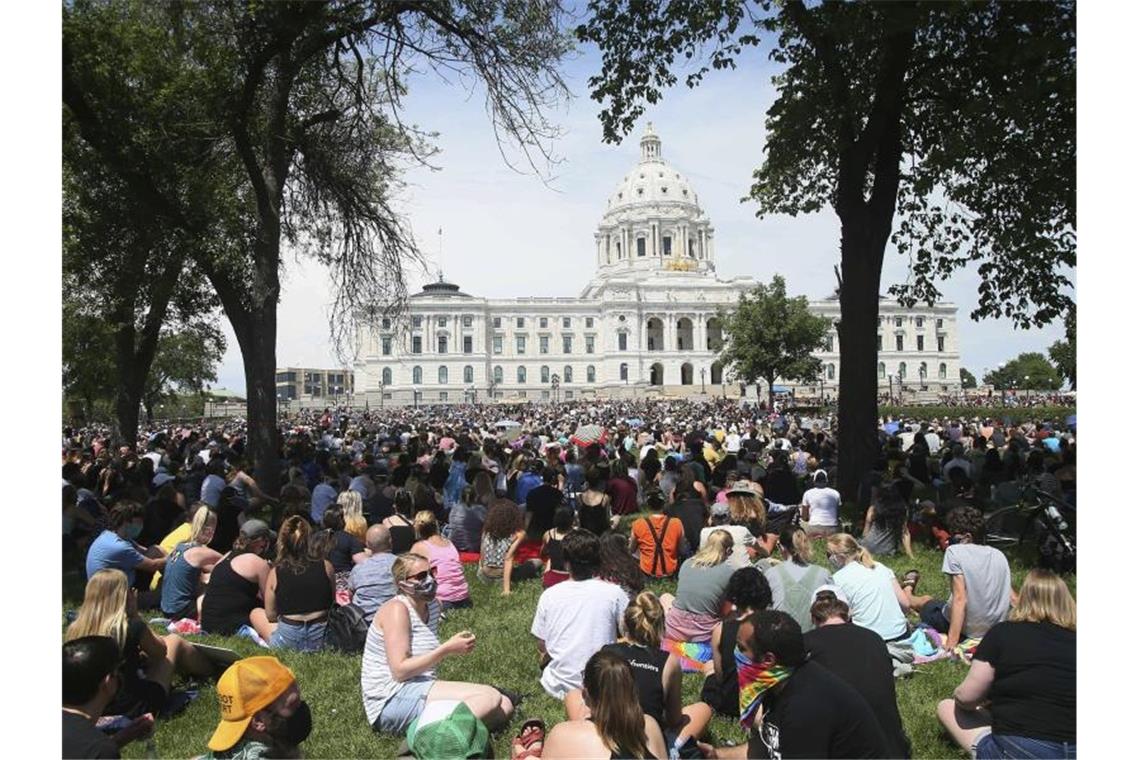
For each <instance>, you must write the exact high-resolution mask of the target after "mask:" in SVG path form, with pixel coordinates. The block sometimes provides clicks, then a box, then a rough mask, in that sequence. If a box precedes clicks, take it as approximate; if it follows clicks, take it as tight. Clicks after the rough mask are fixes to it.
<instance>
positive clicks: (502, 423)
mask: <svg viewBox="0 0 1140 760" xmlns="http://www.w3.org/2000/svg"><path fill="white" fill-rule="evenodd" d="M495 427H497V428H508V427H522V425H520V424H519V423H517V422H515V421H514V420H499V421H498V422H496V423H495Z"/></svg>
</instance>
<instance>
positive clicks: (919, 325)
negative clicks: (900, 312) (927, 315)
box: [914, 317, 924, 328]
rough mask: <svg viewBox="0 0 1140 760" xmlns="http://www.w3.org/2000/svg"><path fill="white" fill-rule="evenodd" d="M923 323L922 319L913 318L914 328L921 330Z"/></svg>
mask: <svg viewBox="0 0 1140 760" xmlns="http://www.w3.org/2000/svg"><path fill="white" fill-rule="evenodd" d="M923 322H924V320H923V318H922V317H915V318H914V326H915V327H918V328H921V327H922V325H923Z"/></svg>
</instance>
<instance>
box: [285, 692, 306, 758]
mask: <svg viewBox="0 0 1140 760" xmlns="http://www.w3.org/2000/svg"><path fill="white" fill-rule="evenodd" d="M312 731H313V714H312V713H311V712H310V711H309V704H308V702H305V701H302V702H301V704H299V705H297V709H296V710H294V711H293V714H292V715H290V716H289V717H288V718H286V719H285V721H284V724H283V726H282V730H281V738H282V739H283V740H284V741H285V742H286V743H287V744H290V745H292V746H294V747H296V746H298V745H299V744H300V743H301V742H303V741H305V740H306V739H308V738H309V734H310V733H312Z"/></svg>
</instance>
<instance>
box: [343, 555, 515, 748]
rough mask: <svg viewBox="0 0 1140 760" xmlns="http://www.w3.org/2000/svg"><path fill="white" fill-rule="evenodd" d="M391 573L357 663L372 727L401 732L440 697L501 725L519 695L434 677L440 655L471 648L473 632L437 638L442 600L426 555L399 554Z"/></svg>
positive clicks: (489, 725) (466, 651)
mask: <svg viewBox="0 0 1140 760" xmlns="http://www.w3.org/2000/svg"><path fill="white" fill-rule="evenodd" d="M392 577H393V578H394V579H395V581H396V588H397V593H396V596H395V598H393V599H391V600H389V601H388V602H386V603H385V604H384V606H383V607H381V608H380V610H379V611H378V612H377V613H376V617H375V619H373V621H372V625H370V626H369V627H368V636H367V638H366V639H365V642H364V656H363V660H362V662H361V669H360V690H361V692H362V694H363V697H364V712H365V715H367V717H368V722H369V724H370V725H371V726H372V728H373V730H375V731H378V732H386V733H394V734H402V733H404V732H405V731H406V730H407V728H408V726H409V725H411V723H412V721H414V720H415V719H416V718H417V717H419V715H420V713H422V712H423V710H424V707H425V706H426V705H427V704H429V703H430V702H435V701H439V700H459V701H462V702H464V703H466V705H467V707H468V708H470V710H471V712H472V713H474V714H475V717H477V718H479V720H481V721H483V723H485V724H486V725H487V728H488V729H490V730H492V731H493V730H496V729H497V728H499V727H500V726H502V725H505V724H506V723H507V722H508V721H509V720H510V718H511V714H512V713H513V712H514V709H515V704H516V703H517V702H518V701H519V698H518V696H517V695H508V694H506V693H504V692H502V691H500V690H499V689H496V688H495V687H493V686H484V685H482V684H474V683H460V682H456V681H440V680H438V679H437V677H436V668H437V667H438V666H439V663H440V662H442V661H443V660H444V658H446V657H450V656H452V655H466V654H470V653H471V651H472V650H473V649H474V648H475V634H473V633H471V632H470V631H460V632H459V633H457V634H455V635H454V636H452V637H451V638H450V639H448V640H447V641H446V642H444V643H443V644H440V643H439V617H440V604H439V601H438V600H437V599H436V598H435V592H436V583H435V577H434V576H433V575H432V573H431V563H430V562H429V561H428V558H427V557H425V556H423V555H421V554H414V553H408V554H401V555H400V556H399V557H397V558H396V561H395V562H394V563H393V565H392ZM511 696H514V698H513V699H512V698H511Z"/></svg>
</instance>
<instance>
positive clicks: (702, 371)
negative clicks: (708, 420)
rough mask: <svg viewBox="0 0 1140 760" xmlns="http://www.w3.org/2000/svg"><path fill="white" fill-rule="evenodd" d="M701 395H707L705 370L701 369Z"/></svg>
mask: <svg viewBox="0 0 1140 760" xmlns="http://www.w3.org/2000/svg"><path fill="white" fill-rule="evenodd" d="M701 395H702V396H703V395H705V368H704V367H701Z"/></svg>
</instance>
